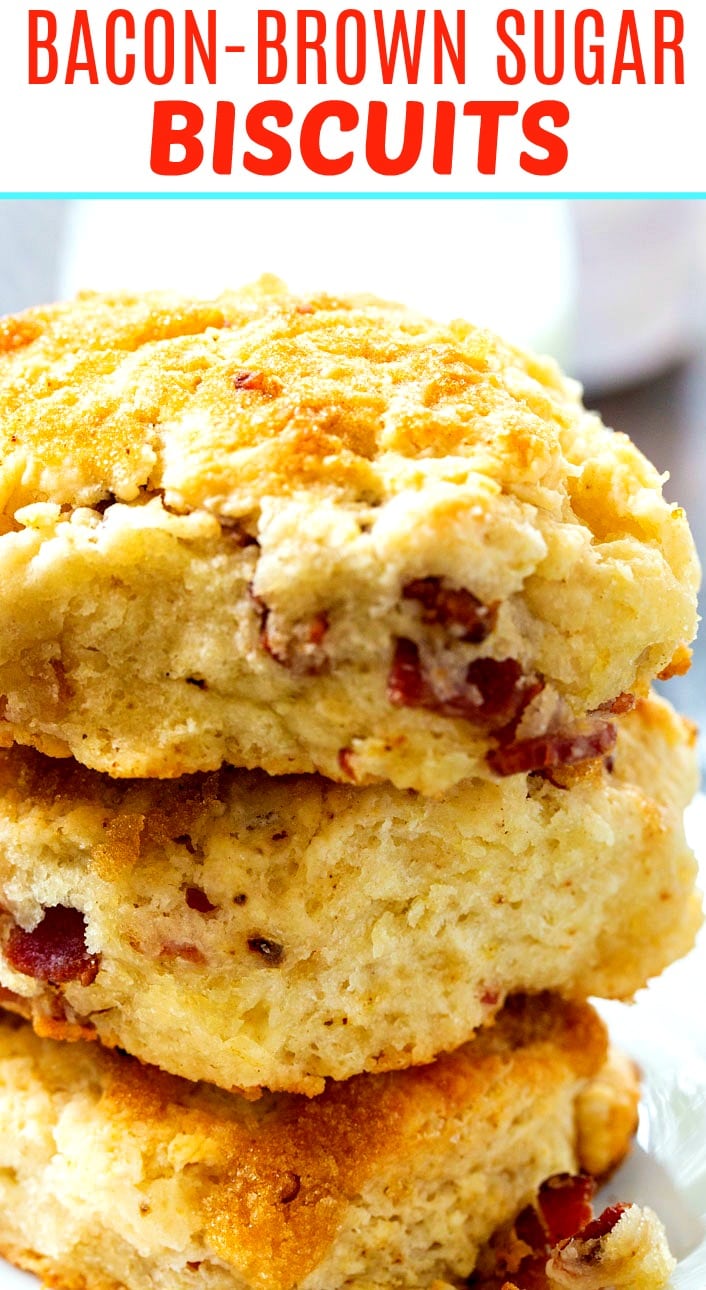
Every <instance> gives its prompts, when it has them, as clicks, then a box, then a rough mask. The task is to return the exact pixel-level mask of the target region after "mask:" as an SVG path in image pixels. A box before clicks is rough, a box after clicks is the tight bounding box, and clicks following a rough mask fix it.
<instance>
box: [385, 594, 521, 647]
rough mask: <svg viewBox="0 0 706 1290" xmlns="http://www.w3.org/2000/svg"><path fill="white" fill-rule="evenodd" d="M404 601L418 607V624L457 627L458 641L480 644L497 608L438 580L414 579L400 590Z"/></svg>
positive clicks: (496, 612) (492, 625)
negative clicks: (419, 607)
mask: <svg viewBox="0 0 706 1290" xmlns="http://www.w3.org/2000/svg"><path fill="white" fill-rule="evenodd" d="M402 595H403V597H404V599H405V600H416V601H418V603H419V604H420V605H421V606H422V622H424V623H439V624H440V625H441V626H442V627H452V628H457V627H458V628H461V629H462V630H461V633H460V634H457V633H455V634H457V635H458V639H460V640H463V641H470V642H472V644H474V645H480V644H481V642H482V641H484V640H485V638H486V636H489V635H490V633H491V632H492V630H493V628H494V626H495V620H496V618H497V614H498V609H497V605H484V604H483V602H482V600H479V599H478V597H477V596H474V595H473V593H472V592H471V591H467V590H466V589H465V588H464V587H444V585H443V583H442V580H441V578H415V579H414V580H413V581H412V582H408V583H407V585H406V586H405V587H403V588H402Z"/></svg>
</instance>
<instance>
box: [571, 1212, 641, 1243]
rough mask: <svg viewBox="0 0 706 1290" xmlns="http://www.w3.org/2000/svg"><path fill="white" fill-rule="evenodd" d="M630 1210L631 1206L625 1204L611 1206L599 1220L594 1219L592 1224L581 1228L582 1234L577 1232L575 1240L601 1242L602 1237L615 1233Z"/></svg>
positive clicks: (600, 1215)
mask: <svg viewBox="0 0 706 1290" xmlns="http://www.w3.org/2000/svg"><path fill="white" fill-rule="evenodd" d="M629 1208H630V1206H629V1205H623V1204H619V1205H609V1206H608V1208H607V1209H604V1210H603V1213H602V1214H599V1215H598V1218H592V1219H591V1221H590V1223H587V1224H586V1226H585V1227H582V1228H581V1231H580V1232H576V1234H575V1236H574V1237H573V1240H575V1241H593V1240H599V1239H600V1237H601V1236H607V1235H608V1233H609V1232H612V1231H613V1228H614V1227H615V1226H616V1224H617V1223H619V1222H620V1219H621V1218H622V1216H623V1214H624V1213H625V1211H626V1209H629Z"/></svg>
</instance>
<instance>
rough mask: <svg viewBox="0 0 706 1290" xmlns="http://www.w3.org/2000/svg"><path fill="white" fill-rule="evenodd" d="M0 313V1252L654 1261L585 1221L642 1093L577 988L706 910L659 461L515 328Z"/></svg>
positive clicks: (284, 308)
mask: <svg viewBox="0 0 706 1290" xmlns="http://www.w3.org/2000/svg"><path fill="white" fill-rule="evenodd" d="M0 347H1V348H2V356H1V358H0V437H1V441H2V459H1V461H0V502H1V508H0V534H1V536H0V696H2V697H1V698H0V715H1V721H0V739H1V740H2V744H3V750H2V752H0V902H1V909H2V912H1V914H0V985H1V987H2V992H1V995H0V1002H2V1005H3V1007H4V1008H5V1009H6V1010H7V1011H6V1012H5V1014H4V1015H3V1018H2V1021H1V1023H0V1053H1V1055H2V1057H1V1061H0V1248H1V1249H2V1252H3V1253H5V1255H6V1256H7V1257H9V1258H10V1259H12V1260H13V1261H14V1262H16V1263H17V1264H18V1265H20V1266H22V1267H25V1268H29V1269H32V1270H34V1271H38V1272H39V1273H40V1274H41V1275H42V1276H43V1277H44V1278H45V1279H46V1280H47V1281H48V1282H49V1283H50V1284H51V1285H53V1286H57V1287H60V1288H61V1290H116V1288H117V1287H126V1288H127V1290H147V1288H148V1287H149V1288H150V1290H344V1288H345V1290H375V1288H378V1287H379V1288H382V1287H414V1290H431V1287H432V1286H435V1287H437V1290H438V1287H439V1286H440V1285H441V1284H442V1283H443V1285H445V1286H453V1287H458V1286H460V1285H462V1284H465V1283H466V1281H467V1279H468V1278H469V1277H472V1276H473V1277H474V1278H475V1280H474V1281H473V1282H472V1284H476V1285H479V1286H480V1285H483V1286H484V1287H486V1286H487V1287H491V1286H492V1287H495V1286H497V1287H499V1286H502V1285H506V1286H518V1287H525V1286H531V1287H533V1290H537V1288H538V1287H540V1288H541V1287H545V1286H546V1287H554V1286H558V1287H560V1286H564V1285H584V1284H585V1285H586V1287H587V1290H588V1287H589V1286H590V1287H592V1288H594V1290H595V1288H596V1287H598V1288H599V1290H600V1287H603V1286H608V1285H610V1286H629V1287H631V1290H637V1288H638V1287H645V1290H647V1288H649V1290H657V1288H658V1287H660V1286H662V1285H664V1284H665V1281H666V1279H667V1277H668V1275H669V1271H670V1268H671V1266H672V1265H671V1260H670V1256H669V1254H668V1252H667V1249H666V1246H665V1243H664V1239H663V1236H662V1233H661V1230H660V1228H659V1226H658V1225H657V1224H656V1222H655V1221H653V1220H652V1218H651V1217H650V1215H649V1213H645V1212H644V1211H641V1210H638V1209H636V1208H635V1207H627V1208H623V1207H621V1206H618V1207H617V1208H614V1209H613V1210H611V1211H609V1212H608V1216H607V1217H606V1216H604V1217H603V1218H602V1219H600V1220H597V1221H595V1222H593V1224H592V1225H591V1224H590V1223H589V1226H586V1223H587V1222H588V1221H589V1219H590V1217H591V1211H590V1206H589V1207H588V1209H587V1208H586V1207H587V1204H588V1196H589V1192H590V1186H589V1182H588V1177H587V1176H588V1175H593V1176H596V1177H598V1176H601V1175H604V1174H606V1173H607V1172H608V1171H610V1170H611V1169H612V1168H613V1167H614V1165H615V1164H616V1163H617V1161H618V1160H619V1159H620V1158H621V1156H622V1155H623V1154H624V1152H625V1151H626V1150H627V1145H628V1141H629V1138H630V1135H631V1133H632V1131H633V1128H634V1122H635V1105H636V1096H637V1095H636V1081H635V1076H634V1073H633V1070H632V1068H631V1066H630V1065H629V1063H627V1062H625V1061H622V1060H621V1059H620V1058H618V1057H616V1056H614V1055H613V1056H611V1055H610V1053H609V1049H608V1044H607V1038H606V1033H605V1030H604V1027H603V1024H602V1023H601V1021H600V1020H599V1019H598V1017H597V1015H596V1014H595V1013H594V1011H593V1010H592V1008H591V1007H590V1005H589V1004H588V1003H587V1002H586V1000H587V998H588V996H590V995H598V996H602V997H604V998H618V999H624V998H630V997H631V996H632V995H633V994H634V992H635V991H636V990H638V989H639V988H641V987H642V986H644V985H645V984H646V982H647V980H648V978H650V977H652V976H654V975H655V974H657V973H659V972H661V971H662V969H664V968H665V967H666V966H667V965H668V964H669V963H670V962H671V961H672V960H673V959H675V958H676V957H678V956H680V955H682V954H684V953H685V952H686V951H687V950H688V949H689V948H690V946H691V944H692V942H693V938H694V935H695V932H696V929H697V927H698V925H699V921H700V907H699V901H698V899H697V897H696V895H695V892H694V873H695V864H694V860H693V857H692V855H691V853H690V851H689V849H688V847H687V845H686V842H685V839H684V833H683V828H682V816H683V811H684V807H685V805H686V803H687V802H688V800H689V798H690V796H691V795H692V793H693V790H694V786H695V774H696V772H695V756H694V731H693V729H692V728H691V727H690V726H689V725H688V724H687V723H686V722H685V721H683V720H682V719H681V718H679V717H678V716H677V715H676V714H675V713H674V712H673V711H672V709H671V708H670V707H669V706H668V705H667V704H666V703H665V702H664V701H663V700H662V699H661V698H658V697H655V696H654V695H652V694H651V692H650V685H651V682H652V681H653V679H654V678H655V677H657V676H662V677H664V676H667V675H669V674H674V673H675V672H680V671H683V670H685V668H686V667H687V666H688V660H689V651H688V643H689V641H690V640H691V639H692V637H693V634H694V631H695V625H696V610H695V599H696V589H697V581H698V568H697V562H696V557H695V552H694V548H693V544H692V540H691V537H690V534H689V530H688V527H687V524H686V520H685V518H684V515H683V513H682V512H681V511H680V510H678V509H677V508H675V507H674V506H671V505H669V504H668V503H667V502H666V501H665V500H664V499H663V497H662V493H661V482H662V481H661V480H660V478H659V476H658V475H657V473H656V471H655V470H654V469H653V467H652V466H651V465H650V464H649V463H648V462H647V461H646V460H645V459H644V457H643V456H642V455H641V454H640V453H639V452H638V451H637V449H636V448H635V447H634V446H633V445H632V444H631V443H630V441H629V440H628V439H626V438H625V437H624V436H622V435H620V434H614V433H612V432H611V431H609V430H607V429H606V428H605V427H604V426H603V425H602V424H601V422H600V420H599V419H598V417H596V416H595V415H591V414H589V413H587V412H586V411H585V409H584V407H583V406H582V403H581V400H580V392H579V390H578V388H577V387H576V386H575V385H574V384H572V383H571V382H568V381H567V380H566V379H565V378H563V377H562V375H561V374H560V372H559V371H558V369H557V368H556V366H555V365H554V364H553V363H552V362H551V361H548V360H539V359H536V358H533V357H530V356H528V355H526V354H524V353H521V352H519V351H518V350H516V349H514V348H512V347H511V346H509V345H506V344H504V343H503V342H502V341H500V340H498V339H497V338H496V337H494V336H491V335H490V334H489V333H487V332H485V331H483V330H479V329H477V328H474V327H472V326H470V325H469V324H466V323H461V322H458V323H453V324H451V325H444V326H442V325H436V324H434V323H432V322H429V321H428V320H426V319H424V318H420V317H418V316H416V315H415V314H412V313H410V312H408V311H406V310H405V309H403V308H401V307H398V306H396V305H388V304H384V303H381V302H379V301H376V300H373V299H369V298H363V297H361V298H356V299H353V300H341V299H335V298H331V297H325V296H317V297H312V298H307V299H300V298H296V297H294V296H292V295H291V294H290V293H288V292H287V290H286V289H285V288H284V287H283V286H282V284H281V283H278V282H276V281H274V280H269V279H267V280H263V281H262V282H260V283H258V284H257V285H256V286H255V287H252V288H249V289H246V290H243V291H240V292H234V293H229V294H226V295H223V296H222V297H220V298H219V299H218V300H216V301H213V302H210V303H209V302H202V301H192V300H185V299H182V298H179V297H176V296H169V295H163V294H155V295H147V296H128V295H120V296H99V295H86V296H84V297H81V298H79V299H78V300H76V301H74V302H72V303H71V304H67V305H60V306H52V307H49V308H46V309H34V310H31V311H29V312H27V313H25V314H23V315H20V316H18V317H15V318H9V319H6V320H4V321H3V322H2V323H0ZM28 1021H29V1022H31V1025H29V1024H28ZM617 1039H618V1040H619V1036H617ZM67 1041H70V1042H67ZM518 1216H519V1218H518ZM528 1216H529V1217H528ZM494 1233H495V1234H496V1235H495V1237H494V1238H493V1234H494ZM491 1238H493V1241H491ZM479 1258H480V1263H479V1262H478V1260H479ZM474 1269H475V1272H474ZM582 1269H583V1270H585V1269H588V1270H589V1274H590V1275H588V1277H587V1279H584V1280H582V1279H581V1276H582ZM572 1278H573V1279H572ZM591 1278H592V1279H591ZM601 1278H602V1279H601ZM606 1278H608V1279H606ZM621 1278H622V1279H621Z"/></svg>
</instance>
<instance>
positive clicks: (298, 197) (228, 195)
mask: <svg viewBox="0 0 706 1290" xmlns="http://www.w3.org/2000/svg"><path fill="white" fill-rule="evenodd" d="M0 199H3V200H6V201H20V200H22V201H41V200H44V201H49V200H57V199H58V200H61V201H77V200H84V201H85V200H89V201H136V200H138V201H567V200H569V199H571V200H574V201H576V200H578V201H585V200H591V201H609V200H610V201H667V200H673V201H674V200H676V201H703V200H705V199H706V190H704V191H701V192H695V191H691V192H600V193H592V192H556V193H523V192H497V193H495V192H482V193H474V192H412V191H410V192H345V191H342V192H341V191H339V192H320V193H303V192H291V193H290V192H281V193H280V192H277V193H262V192H245V193H244V192H217V193H213V192H194V193H171V192H170V193H165V192H162V191H159V192H149V191H147V192H83V191H75V192H51V191H47V192H0Z"/></svg>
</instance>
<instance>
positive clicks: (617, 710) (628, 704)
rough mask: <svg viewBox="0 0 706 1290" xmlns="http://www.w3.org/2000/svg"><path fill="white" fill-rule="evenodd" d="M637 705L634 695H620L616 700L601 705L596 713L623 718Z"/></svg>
mask: <svg viewBox="0 0 706 1290" xmlns="http://www.w3.org/2000/svg"><path fill="white" fill-rule="evenodd" d="M636 703H637V699H636V698H635V695H634V694H627V693H624V694H619V695H618V697H617V698H616V699H611V700H610V702H608V703H601V705H600V707H598V708H596V712H609V713H610V714H611V716H613V717H623V716H624V715H625V713H626V712H632V710H633V708H634V707H635V704H636Z"/></svg>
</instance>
